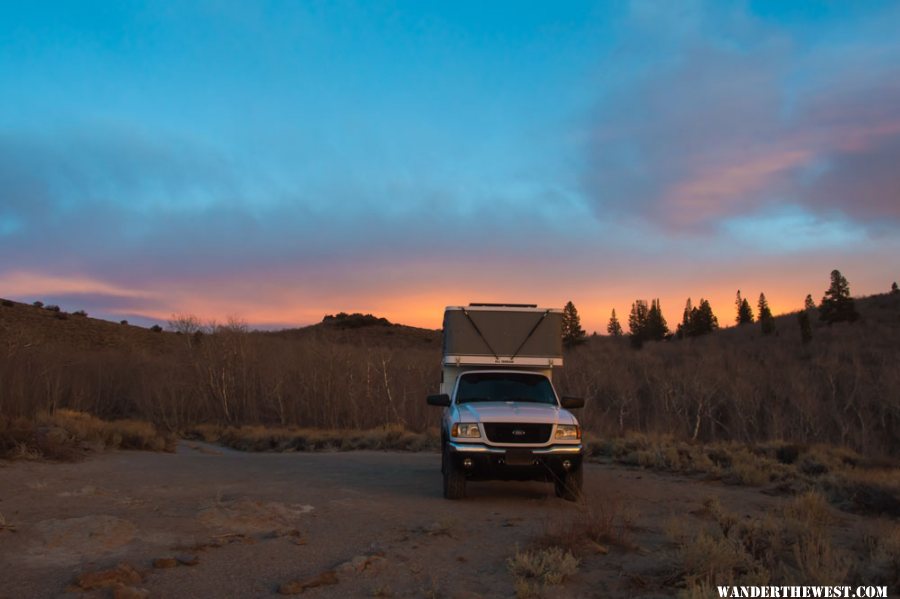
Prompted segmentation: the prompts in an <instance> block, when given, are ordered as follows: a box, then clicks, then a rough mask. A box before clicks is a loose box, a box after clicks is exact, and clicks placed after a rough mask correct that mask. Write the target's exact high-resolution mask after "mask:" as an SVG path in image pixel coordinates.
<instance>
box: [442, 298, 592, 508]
mask: <svg viewBox="0 0 900 599" xmlns="http://www.w3.org/2000/svg"><path fill="white" fill-rule="evenodd" d="M561 324H562V311H561V310H554V309H546V308H538V307H537V306H534V305H529V304H470V305H469V306H465V307H448V308H447V309H446V310H445V312H444V352H443V368H442V372H441V393H440V394H437V395H430V396H428V404H429V405H433V406H441V407H443V408H444V410H443V416H442V419H441V449H442V456H443V458H442V461H441V471H442V473H443V479H444V497H446V498H447V499H461V498H462V497H464V496H465V490H466V481H467V480H543V481H547V482H553V483H554V486H555V489H556V494H557V495H558V496H559V497H563V498H565V499H568V500H575V499H577V498H578V497H579V496H580V494H581V487H582V480H583V474H582V467H581V462H582V454H583V448H582V443H581V427H580V425H579V424H578V420H577V419H576V418H575V416H574V415H572V413H570V412H569V410H571V409H575V408H581V407H583V406H584V400H583V399H580V398H575V397H562V398H560V397H559V396H558V395H557V393H556V390H555V389H554V388H553V383H552V381H551V376H552V372H553V368H554V367H555V366H561V365H562V331H561Z"/></svg>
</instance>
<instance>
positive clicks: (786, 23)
mask: <svg viewBox="0 0 900 599" xmlns="http://www.w3.org/2000/svg"><path fill="white" fill-rule="evenodd" d="M898 30H900V3H898V2H895V1H893V2H837V1H835V2H822V3H814V2H802V3H800V2H761V3H757V2H747V3H744V2H734V3H731V2H708V3H704V2H690V1H684V2H658V3H655V2H643V1H640V2H630V3H629V2H609V3H576V2H563V3H556V2H534V3H523V2H508V3H504V2H434V3H431V2H420V1H412V2H397V3H394V2H359V3H354V2H321V3H320V2H245V1H235V2H224V1H223V2H215V1H200V2H174V1H173V2H168V3H165V2H147V3H144V2H127V1H115V2H110V1H108V0H103V1H100V2H90V1H87V0H82V1H78V2H59V3H53V2H3V3H0V297H7V298H11V299H16V300H20V301H27V302H32V301H34V300H42V301H44V302H45V303H56V304H59V305H61V306H62V307H63V309H66V310H77V309H85V310H87V311H88V313H89V314H91V315H92V316H98V317H102V318H109V319H115V320H119V319H122V318H126V319H129V320H131V321H132V322H139V323H145V324H149V323H151V322H162V323H165V321H166V320H167V319H169V318H170V317H171V315H172V314H174V313H192V314H195V315H197V316H199V317H201V318H202V319H204V320H206V319H217V320H220V321H221V320H224V319H226V318H227V317H229V316H237V317H239V318H242V319H244V320H246V321H247V322H248V323H249V324H250V325H252V326H256V327H267V328H271V327H280V326H297V325H302V324H311V323H314V322H317V321H319V320H320V319H321V318H322V316H323V315H324V314H326V313H334V312H339V311H346V312H355V311H360V312H371V313H375V314H377V315H379V316H385V317H387V318H389V319H390V320H392V321H397V322H401V323H405V324H412V325H419V326H427V327H439V326H440V322H441V316H442V310H443V307H444V306H446V305H456V304H464V303H468V302H470V301H510V302H532V303H539V304H542V305H548V306H557V307H562V305H563V304H564V303H565V302H566V301H568V300H572V301H574V302H575V305H576V306H577V307H578V309H579V312H580V313H581V316H582V323H583V325H584V326H585V328H586V329H588V331H589V332H590V331H593V330H597V331H605V326H606V321H607V319H608V318H609V313H610V310H611V309H613V308H615V309H616V311H617V313H618V314H619V317H620V318H621V319H622V320H623V323H624V321H625V320H626V319H627V314H628V311H629V308H630V306H631V302H632V301H633V300H634V299H636V298H646V299H650V298H653V297H659V298H660V299H661V302H662V307H663V312H664V314H665V316H666V317H667V318H668V320H669V324H670V326H672V327H674V325H675V324H676V323H677V321H679V320H680V317H681V312H682V308H683V306H684V302H685V300H686V299H687V298H688V297H689V296H690V297H691V298H692V299H693V301H694V303H695V304H696V303H697V302H698V301H699V299H700V297H705V298H708V299H710V300H711V303H712V307H713V309H714V310H715V312H716V313H717V315H718V316H719V320H720V322H721V323H722V324H730V323H732V322H733V314H734V308H733V300H734V294H735V291H736V290H737V289H741V290H742V292H743V294H744V295H745V296H746V297H748V298H750V299H751V301H752V303H753V304H754V305H755V303H756V298H757V297H758V295H759V293H760V292H761V291H762V292H765V293H766V295H767V297H768V299H769V302H770V304H771V305H772V307H773V309H774V311H775V312H776V313H779V312H786V311H791V310H795V309H798V308H800V307H801V306H802V303H803V299H804V297H805V296H806V294H807V293H812V294H813V297H814V298H816V299H817V300H818V299H819V298H821V296H822V293H823V291H824V290H825V289H826V287H827V286H828V283H829V273H830V271H831V270H832V269H834V268H838V269H840V270H841V271H842V272H843V274H844V275H845V276H846V277H847V278H848V279H849V282H850V286H851V291H852V292H853V294H854V295H866V294H872V293H881V292H885V291H887V290H889V288H890V285H891V282H892V281H895V280H898V279H900V259H898V256H900V234H898V233H900V35H898V34H897V32H898Z"/></svg>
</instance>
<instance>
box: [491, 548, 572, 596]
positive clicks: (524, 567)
mask: <svg viewBox="0 0 900 599" xmlns="http://www.w3.org/2000/svg"><path fill="white" fill-rule="evenodd" d="M579 565H580V561H579V560H578V558H576V557H575V556H574V555H572V553H571V552H570V551H567V550H564V549H563V548H561V547H548V548H546V549H534V550H530V551H517V552H516V554H515V555H514V556H513V557H511V558H509V560H507V566H508V567H509V571H510V573H511V574H512V575H513V577H515V579H516V586H515V589H516V596H517V597H519V599H526V598H529V597H536V596H539V595H540V591H541V588H542V587H544V586H552V585H558V584H562V583H563V582H565V580H566V579H567V578H570V577H571V576H574V575H575V573H576V572H578V566H579Z"/></svg>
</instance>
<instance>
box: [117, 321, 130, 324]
mask: <svg viewBox="0 0 900 599" xmlns="http://www.w3.org/2000/svg"><path fill="white" fill-rule="evenodd" d="M119 324H128V321H127V320H120V321H119Z"/></svg>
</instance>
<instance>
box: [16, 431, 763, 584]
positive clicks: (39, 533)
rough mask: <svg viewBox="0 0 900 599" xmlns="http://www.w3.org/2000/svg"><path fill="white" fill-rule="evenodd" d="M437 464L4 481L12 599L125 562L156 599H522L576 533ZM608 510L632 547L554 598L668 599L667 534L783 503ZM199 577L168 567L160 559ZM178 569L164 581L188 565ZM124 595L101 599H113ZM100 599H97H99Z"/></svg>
mask: <svg viewBox="0 0 900 599" xmlns="http://www.w3.org/2000/svg"><path fill="white" fill-rule="evenodd" d="M439 466H440V456H439V455H437V454H432V453H418V454H417V453H381V452H351V453H294V454H249V453H239V452H235V451H231V450H227V449H223V448H220V447H215V446H208V445H202V444H196V443H182V444H181V446H180V447H179V449H178V451H177V453H175V454H161V453H148V452H111V453H106V454H99V455H94V456H92V457H90V458H88V459H87V460H85V461H83V462H80V463H73V464H50V463H36V462H17V463H12V464H0V514H2V517H3V520H0V523H2V522H3V521H4V520H5V522H6V525H5V528H0V597H56V596H69V597H74V596H77V595H73V594H72V591H71V590H70V591H67V590H66V589H67V587H69V586H70V585H71V584H72V583H73V581H74V580H75V579H76V577H77V576H78V575H79V574H81V573H84V572H88V571H96V570H102V569H104V568H110V567H114V566H115V565H116V564H119V563H122V562H125V563H128V564H130V565H131V566H133V567H134V568H135V569H136V570H138V571H139V572H140V574H141V576H142V580H140V581H139V582H136V583H135V584H134V586H135V587H137V588H143V589H146V590H148V591H149V592H150V596H153V597H267V596H273V595H275V594H276V592H277V590H278V588H279V586H280V585H282V584H283V583H286V582H289V581H297V580H304V579H308V578H310V577H315V576H316V575H318V574H320V573H322V572H326V571H329V570H335V571H336V576H335V577H326V578H327V580H324V581H322V582H326V583H333V584H323V585H322V586H318V587H314V588H310V589H307V590H306V591H305V592H304V596H305V597H333V596H342V597H359V596H393V597H447V598H450V597H479V596H482V597H513V596H515V592H514V580H513V577H512V576H511V575H510V573H509V572H508V568H507V559H508V558H510V557H511V556H512V555H513V554H514V553H515V552H516V548H517V547H521V548H524V547H525V546H527V545H528V543H529V541H531V540H532V539H533V538H535V537H536V536H537V535H540V534H541V533H542V532H545V531H546V530H547V527H548V526H551V525H553V524H554V523H556V524H558V523H561V522H565V521H567V520H570V519H574V518H576V517H577V508H576V506H574V505H573V504H570V503H566V502H564V501H562V500H559V499H557V498H556V497H555V496H554V495H553V489H552V485H550V484H543V483H471V484H470V485H469V497H468V498H467V499H466V500H464V501H459V502H451V501H446V500H444V499H442V498H441V481H440V474H439ZM586 495H587V497H588V503H589V504H590V505H593V506H595V507H596V506H600V505H604V506H610V505H614V506H615V510H616V511H617V513H618V516H619V517H620V518H624V520H626V521H630V522H631V525H632V526H631V530H630V532H629V533H628V534H629V543H630V544H631V545H632V547H630V548H620V547H617V546H611V547H610V548H609V552H608V553H607V554H605V555H601V554H598V555H596V556H591V557H589V558H585V559H584V560H583V562H582V565H581V568H580V570H579V572H578V574H576V575H575V577H573V578H572V579H571V580H570V581H568V582H566V583H565V584H564V585H562V586H560V587H556V588H555V590H554V593H553V595H554V596H563V597H566V596H570V597H594V596H596V597H608V596H637V595H644V596H666V595H673V594H675V593H676V591H677V589H675V588H673V587H671V583H669V585H670V586H669V587H667V586H666V583H665V582H660V581H664V579H665V574H666V572H667V571H671V568H672V564H671V563H669V558H667V557H666V555H668V553H667V552H665V551H664V549H665V547H666V543H667V541H666V535H665V532H664V530H665V529H666V527H667V526H669V525H670V523H671V521H672V519H673V518H675V519H677V520H678V521H679V522H681V523H683V524H685V525H687V526H690V525H691V523H692V522H693V521H694V520H695V519H696V518H698V516H696V515H692V514H691V512H695V511H696V510H698V509H699V508H700V506H701V503H702V501H703V500H704V498H707V497H709V496H711V495H715V496H718V497H719V498H720V500H721V502H722V503H723V505H727V506H729V507H731V508H732V509H735V510H736V511H737V512H738V513H749V512H763V511H766V510H768V509H770V508H771V507H772V506H773V505H774V504H775V503H777V502H778V501H780V500H779V499H776V498H771V497H768V496H766V495H763V494H761V493H760V492H759V490H758V489H747V488H736V487H725V486H722V485H720V484H715V483H705V482H702V481H699V480H696V479H689V478H683V477H676V476H671V475H655V474H652V473H648V472H645V471H640V470H632V469H628V468H623V467H615V466H607V465H596V464H591V465H588V466H587V472H586ZM177 557H181V559H182V561H185V562H188V563H191V562H193V561H195V560H194V559H193V558H196V562H197V563H196V564H194V565H183V564H178V565H177V566H175V567H167V568H154V567H153V561H154V560H155V559H159V558H177ZM175 563H177V562H175V561H174V560H172V561H163V562H159V563H158V564H157V565H169V566H171V565H174V564H175ZM110 593H111V591H109V590H108V589H107V590H103V591H95V594H96V595H95V596H109V595H110ZM89 596H94V595H89Z"/></svg>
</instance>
